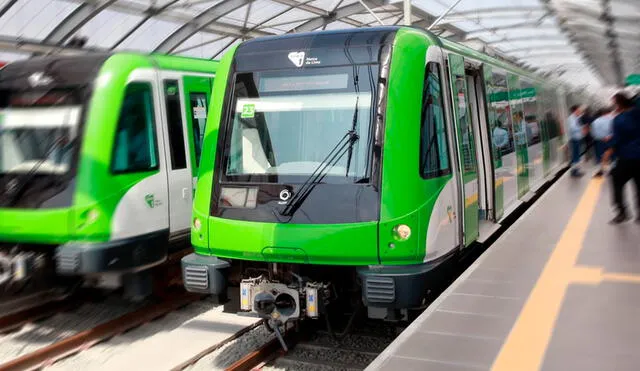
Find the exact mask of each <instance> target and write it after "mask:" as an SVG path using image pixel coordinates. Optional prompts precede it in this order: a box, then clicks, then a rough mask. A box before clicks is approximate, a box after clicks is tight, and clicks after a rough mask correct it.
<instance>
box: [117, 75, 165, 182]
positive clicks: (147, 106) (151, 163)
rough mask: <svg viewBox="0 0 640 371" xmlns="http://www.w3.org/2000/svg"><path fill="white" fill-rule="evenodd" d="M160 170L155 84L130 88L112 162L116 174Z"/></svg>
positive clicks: (134, 84) (143, 84) (128, 86)
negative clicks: (154, 96)
mask: <svg viewBox="0 0 640 371" xmlns="http://www.w3.org/2000/svg"><path fill="white" fill-rule="evenodd" d="M155 169H158V140H157V137H156V127H155V118H154V113H153V94H152V90H151V84H149V83H140V82H134V83H131V84H129V85H127V89H126V92H125V97H124V101H123V103H122V109H121V110H120V118H119V119H118V128H117V130H116V137H115V145H114V147H113V156H112V161H111V171H112V172H113V173H131V172H142V171H150V170H155Z"/></svg>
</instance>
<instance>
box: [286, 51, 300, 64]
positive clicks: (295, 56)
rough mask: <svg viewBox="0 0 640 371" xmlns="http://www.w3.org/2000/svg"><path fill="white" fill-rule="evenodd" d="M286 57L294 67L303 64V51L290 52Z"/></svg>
mask: <svg viewBox="0 0 640 371" xmlns="http://www.w3.org/2000/svg"><path fill="white" fill-rule="evenodd" d="M288 57H289V60H290V61H291V62H292V63H293V64H294V65H295V66H296V67H302V65H303V64H304V52H291V53H289V55H288Z"/></svg>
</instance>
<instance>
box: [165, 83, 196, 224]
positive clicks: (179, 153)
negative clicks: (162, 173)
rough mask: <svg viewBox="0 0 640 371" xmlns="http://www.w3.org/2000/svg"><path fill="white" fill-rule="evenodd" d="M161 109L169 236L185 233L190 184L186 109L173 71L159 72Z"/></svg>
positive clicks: (189, 220) (188, 212) (190, 200)
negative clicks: (164, 145) (167, 190)
mask: <svg viewBox="0 0 640 371" xmlns="http://www.w3.org/2000/svg"><path fill="white" fill-rule="evenodd" d="M159 77H160V81H159V83H160V86H161V88H162V91H161V101H162V111H163V113H164V114H163V118H164V127H165V134H164V136H165V143H167V144H168V145H167V146H166V147H168V148H165V151H164V152H165V153H164V154H165V158H166V163H167V184H168V188H169V232H170V233H171V234H172V235H176V234H183V233H188V231H189V226H190V222H191V206H192V205H191V202H192V200H193V185H192V173H191V157H190V156H189V153H188V152H187V148H188V145H189V144H188V141H187V138H188V136H187V135H188V134H187V130H186V125H184V123H185V122H186V119H185V117H184V116H185V115H184V112H185V108H184V102H183V100H182V99H181V97H182V96H183V95H182V94H181V91H183V87H182V81H181V77H182V76H181V75H180V74H179V73H176V72H169V71H161V72H160V73H159Z"/></svg>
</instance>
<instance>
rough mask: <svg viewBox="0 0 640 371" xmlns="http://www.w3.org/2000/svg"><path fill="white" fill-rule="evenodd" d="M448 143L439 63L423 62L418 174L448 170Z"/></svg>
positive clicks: (427, 174) (443, 173)
mask: <svg viewBox="0 0 640 371" xmlns="http://www.w3.org/2000/svg"><path fill="white" fill-rule="evenodd" d="M450 172H451V168H450V167H449V146H448V143H447V131H446V126H445V121H444V107H443V101H442V86H441V83H440V65H439V64H438V63H435V62H429V63H427V68H426V70H425V77H424V87H423V90H422V122H421V125H420V175H421V176H422V177H423V178H425V179H428V178H435V177H439V176H442V175H446V174H449V173H450Z"/></svg>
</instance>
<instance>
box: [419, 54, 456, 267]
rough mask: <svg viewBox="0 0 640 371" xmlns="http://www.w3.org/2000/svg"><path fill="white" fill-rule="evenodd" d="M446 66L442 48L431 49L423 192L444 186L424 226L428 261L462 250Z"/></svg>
mask: <svg viewBox="0 0 640 371" xmlns="http://www.w3.org/2000/svg"><path fill="white" fill-rule="evenodd" d="M444 66H445V64H444V63H443V55H442V49H440V47H438V46H434V45H432V46H429V48H428V49H427V58H426V65H425V75H424V85H423V90H422V91H423V95H422V110H421V123H420V177H421V179H422V182H423V183H424V184H425V186H426V187H425V188H424V189H432V186H431V185H432V184H434V182H436V179H439V180H442V181H443V182H444V185H443V186H442V190H441V191H440V194H439V195H438V198H437V200H436V203H435V205H434V206H433V212H432V213H431V216H430V217H429V224H428V226H425V227H427V228H426V229H427V235H426V254H425V258H424V261H425V262H427V261H432V260H435V259H438V258H441V257H442V256H444V255H446V254H447V253H449V252H450V251H451V250H452V249H455V248H457V247H459V246H460V241H461V237H460V225H459V224H458V221H457V220H456V217H455V215H456V214H459V212H458V211H456V210H458V209H457V207H458V204H457V203H456V200H457V199H458V193H459V191H458V189H459V178H460V177H459V176H458V175H457V173H456V171H455V170H454V169H456V166H455V159H456V152H457V151H456V145H455V139H454V138H455V136H454V134H453V130H454V129H453V128H454V125H453V119H452V117H451V110H450V109H451V107H450V106H451V104H450V101H449V99H447V97H448V89H447V80H446V75H447V74H446V70H445V68H444ZM439 180H438V181H439ZM427 185H428V186H427ZM427 187H428V188H427ZM429 196H430V195H429Z"/></svg>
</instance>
